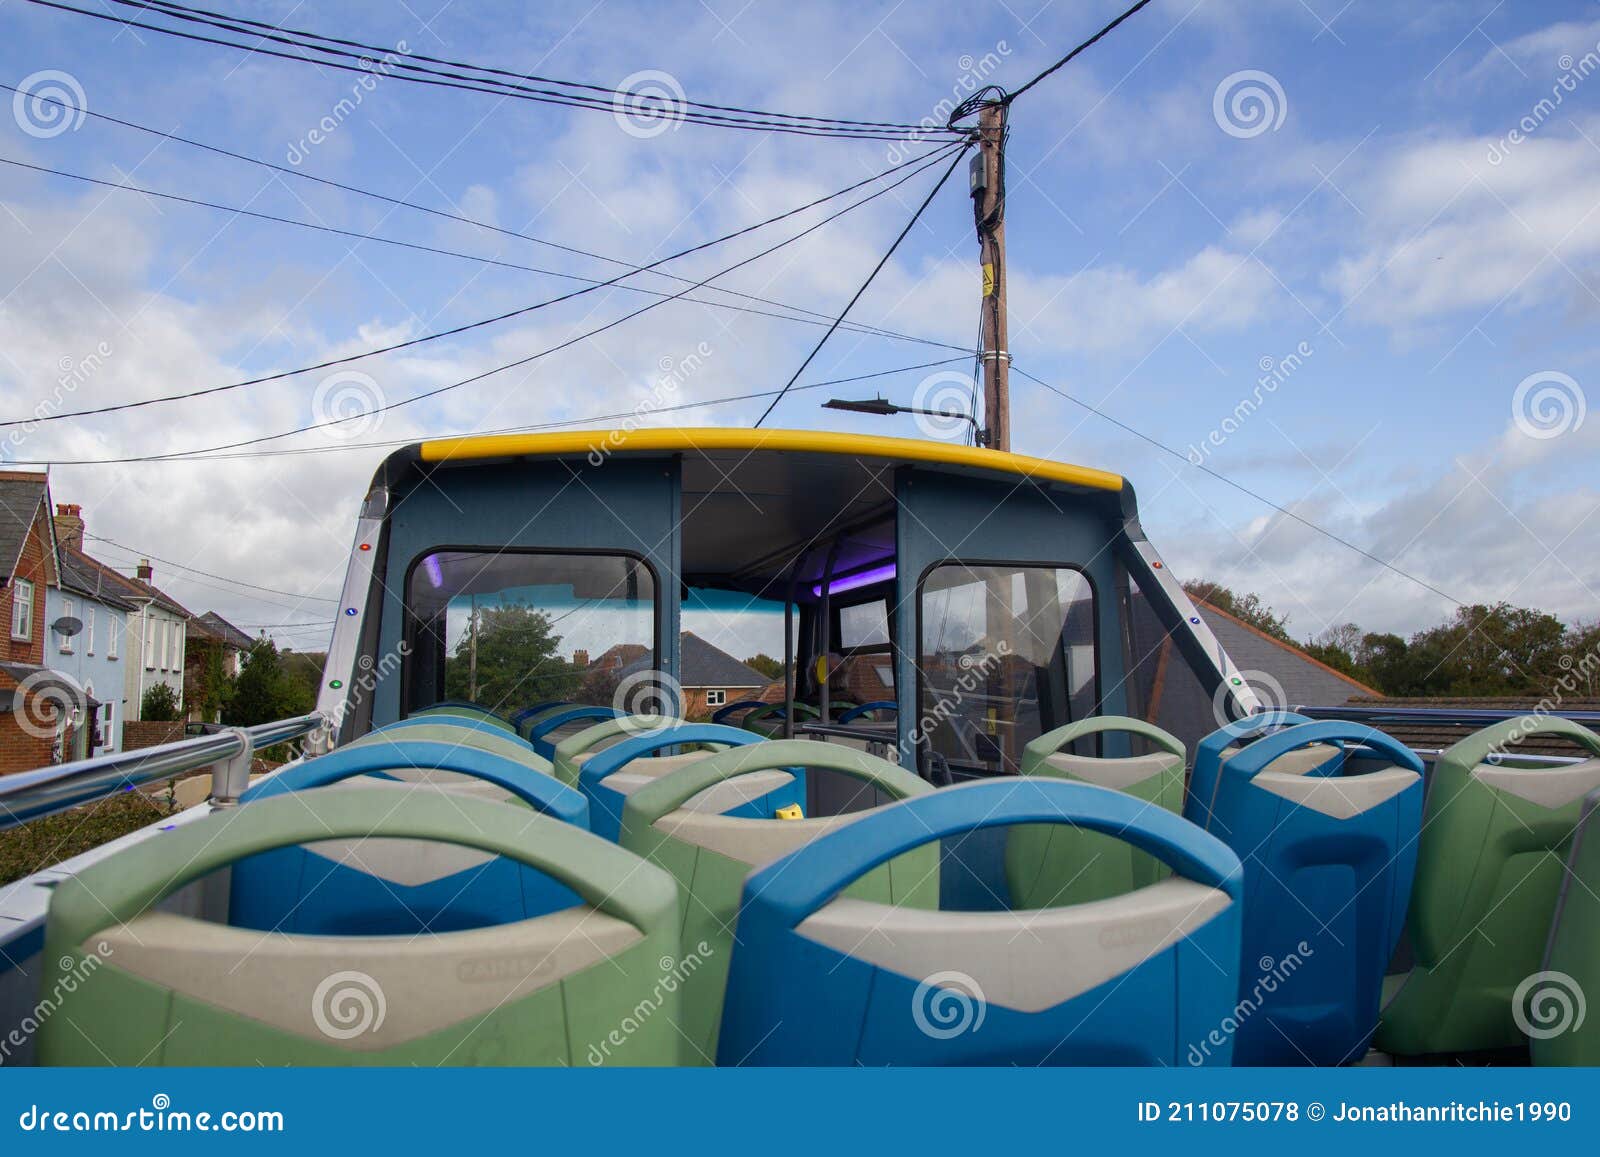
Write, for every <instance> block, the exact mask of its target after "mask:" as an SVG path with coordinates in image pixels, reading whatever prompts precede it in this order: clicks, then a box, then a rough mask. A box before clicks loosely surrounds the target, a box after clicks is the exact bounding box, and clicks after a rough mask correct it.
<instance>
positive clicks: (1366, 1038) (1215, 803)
mask: <svg viewBox="0 0 1600 1157" xmlns="http://www.w3.org/2000/svg"><path fill="white" fill-rule="evenodd" d="M1107 732H1122V733H1125V734H1127V735H1129V736H1130V737H1134V738H1136V739H1140V740H1143V741H1144V743H1145V745H1146V746H1147V747H1149V748H1150V749H1151V750H1150V751H1149V753H1148V754H1142V755H1132V756H1124V757H1120V758H1096V757H1092V756H1088V755H1084V754H1080V753H1078V752H1076V751H1075V750H1074V749H1075V748H1077V747H1080V746H1082V745H1084V742H1085V741H1086V740H1089V739H1090V738H1091V737H1092V736H1095V735H1098V734H1102V733H1107ZM1536 735H1537V736H1545V737H1549V736H1557V737H1562V738H1565V739H1567V740H1569V741H1571V742H1573V743H1575V744H1576V745H1578V746H1579V747H1580V748H1582V749H1584V750H1587V751H1588V752H1590V753H1591V754H1592V755H1594V756H1600V736H1596V735H1595V734H1594V733H1592V732H1590V731H1588V730H1586V729H1585V728H1582V727H1580V726H1578V725H1576V724H1573V723H1569V722H1567V721H1564V720H1560V719H1545V718H1538V719H1521V720H1513V721H1509V722H1506V723H1502V724H1497V725H1495V726H1493V727H1489V728H1486V729H1485V730H1483V731H1480V732H1478V733H1476V734H1474V735H1472V736H1470V737H1468V738H1466V739H1464V740H1462V741H1461V742H1459V743H1457V744H1456V745H1454V746H1453V747H1451V748H1450V749H1449V750H1447V751H1445V752H1444V753H1443V754H1442V755H1441V756H1440V757H1439V758H1438V760H1437V761H1436V762H1435V764H1434V767H1433V770H1432V775H1431V782H1429V783H1428V784H1427V785H1426V792H1425V791H1424V786H1425V785H1424V767H1423V765H1422V763H1421V761H1420V760H1419V759H1418V757H1417V756H1416V755H1415V754H1414V753H1413V752H1411V751H1410V750H1409V749H1407V748H1405V747H1404V746H1402V745H1400V744H1398V743H1397V742H1395V741H1394V740H1393V739H1392V738H1391V737H1389V736H1387V735H1385V734H1383V733H1382V732H1380V731H1377V730H1375V729H1372V728H1369V727H1363V726H1360V725H1358V724H1352V723H1347V722H1340V721H1323V722H1314V721H1312V720H1310V719H1308V718H1306V717H1304V716H1300V715H1296V714H1293V713H1290V712H1272V713H1267V714H1263V715H1258V716H1254V717H1252V718H1250V719H1247V720H1243V721H1240V722H1237V723H1234V724H1231V725H1229V726H1228V727H1225V728H1222V729H1220V730H1218V731H1217V732H1215V733H1214V734H1212V735H1210V736H1208V737H1207V738H1206V739H1204V740H1202V741H1201V743H1200V744H1199V745H1198V747H1197V749H1196V753H1195V759H1194V766H1193V769H1192V773H1191V774H1190V777H1189V781H1188V784H1187V787H1185V784H1184V751H1183V747H1182V745H1181V744H1180V743H1178V741H1177V740H1175V739H1174V738H1173V737H1171V736H1169V735H1166V734H1165V733H1163V732H1160V731H1159V730H1157V729H1155V728H1152V727H1150V726H1149V725H1148V724H1145V723H1143V722H1141V721H1138V720H1126V719H1114V718H1096V719H1089V720H1084V721H1081V722H1079V723H1076V724H1073V725H1071V726H1069V727H1065V728H1062V729H1060V730H1058V731H1056V732H1053V733H1051V734H1049V735H1046V736H1044V737H1042V738H1041V739H1040V740H1038V741H1036V742H1035V743H1033V744H1030V745H1029V747H1028V749H1027V751H1026V752H1025V754H1024V757H1023V773H1024V774H1028V775H1047V776H1054V777H1059V778H1065V779H1077V780H1082V781H1086V782H1090V783H1096V784H1099V785H1101V786H1104V787H1109V788H1112V789H1115V790H1117V791H1120V792H1123V793H1125V794H1128V795H1130V796H1133V797H1134V798H1137V799H1139V800H1141V801H1143V802H1144V803H1146V804H1147V805H1148V806H1151V807H1159V808H1163V809H1166V810H1177V809H1178V808H1179V807H1180V806H1181V808H1182V811H1183V814H1184V816H1185V818H1187V819H1188V820H1189V821H1190V822H1192V823H1193V824H1195V825H1196V826H1198V827H1200V828H1203V829H1205V830H1206V831H1208V832H1210V833H1211V834H1213V835H1215V836H1217V837H1218V838H1219V839H1221V840H1222V841H1223V842H1224V843H1226V844H1227V845H1228V846H1229V847H1230V848H1232V849H1233V850H1234V851H1235V852H1236V853H1237V854H1238V855H1239V857H1240V860H1241V862H1242V864H1243V868H1244V889H1245V895H1246V896H1247V897H1248V900H1247V903H1246V905H1245V909H1244V933H1243V955H1242V965H1241V969H1240V991H1239V1006H1238V1010H1239V1015H1238V1017H1237V1018H1236V1019H1238V1021H1239V1029H1238V1033H1237V1038H1236V1042H1235V1048H1234V1055H1233V1060H1234V1063H1235V1064H1280V1065H1281V1064H1308V1063H1309V1064H1323V1065H1329V1064H1341V1063H1347V1062H1350V1061H1353V1060H1359V1059H1360V1058H1361V1057H1362V1056H1364V1055H1365V1053H1366V1051H1367V1049H1368V1047H1369V1046H1370V1045H1376V1047H1377V1048H1378V1049H1380V1050H1381V1051H1383V1052H1387V1053H1390V1054H1393V1055H1398V1056H1432V1055H1437V1054H1459V1053H1468V1052H1489V1051H1494V1050H1500V1049H1507V1048H1516V1047H1520V1046H1522V1045H1524V1044H1526V1045H1529V1046H1530V1048H1531V1051H1532V1055H1533V1058H1534V1060H1535V1061H1536V1062H1537V1063H1551V1064H1554V1063H1566V1064H1570V1063H1588V1064H1593V1063H1596V1061H1600V1028H1597V1027H1590V1028H1589V1029H1587V1030H1585V1029H1584V1021H1585V1017H1584V1015H1583V1010H1582V1001H1583V995H1582V994H1583V993H1584V991H1586V989H1585V987H1584V982H1585V981H1587V982H1588V983H1589V985H1590V986H1591V988H1590V989H1589V990H1592V989H1593V986H1600V966H1597V965H1596V964H1595V963H1593V956H1592V953H1590V952H1588V951H1587V950H1588V949H1589V948H1590V947H1591V946H1592V945H1593V943H1594V940H1595V938H1596V937H1597V936H1600V911H1597V910H1600V899H1597V895H1600V851H1597V850H1596V849H1595V846H1594V845H1595V843H1596V842H1600V835H1596V836H1594V837H1593V839H1592V840H1590V841H1585V840H1584V838H1583V833H1584V831H1585V828H1586V826H1587V825H1588V823H1589V822H1590V818H1589V817H1591V816H1592V815H1593V814H1594V812H1595V810H1596V807H1597V803H1600V758H1589V759H1585V760H1582V761H1578V762H1571V761H1567V762H1560V761H1545V763H1544V765H1543V766H1539V765H1537V764H1536V765H1533V766H1526V765H1524V766H1516V767H1512V766H1503V765H1502V764H1501V762H1500V761H1499V758H1498V755H1499V753H1501V752H1503V751H1505V750H1507V749H1508V748H1509V747H1511V746H1513V745H1514V744H1515V743H1516V742H1518V741H1519V740H1523V739H1527V738H1530V737H1533V736H1536ZM1006 871H1007V879H1008V882H1009V884H1010V887H1011V891H1012V895H1013V899H1014V901H1015V902H1017V903H1023V904H1040V905H1045V904H1060V903H1063V902H1072V903H1085V902H1092V901H1094V900H1095V899H1098V898H1100V897H1103V896H1108V895H1115V894H1118V893H1121V892H1125V891H1128V890H1130V889H1133V888H1138V887H1142V886H1147V885H1148V884H1149V883H1150V881H1151V880H1152V879H1156V878H1159V877H1160V875H1161V874H1162V872H1163V871H1164V869H1163V867H1162V865H1160V864H1159V863H1157V862H1155V861H1153V860H1151V859H1150V858H1149V857H1146V856H1142V855H1141V854H1139V853H1138V852H1136V851H1134V850H1132V849H1130V848H1128V847H1126V846H1122V847H1117V846H1116V845H1115V844H1114V843H1112V842H1111V841H1106V840H1104V839H1102V838H1099V837H1093V838H1090V837H1085V836H1082V835H1079V834H1077V833H1071V832H1063V831H1061V830H1059V829H1055V830H1050V829H1044V830H1039V829H1030V828H1026V827H1024V828H1019V829H1017V830H1015V831H1014V832H1013V833H1012V834H1011V837H1010V842H1009V844H1008V847H1007V859H1006ZM1403 934H1404V939H1405V943H1406V946H1407V949H1408V950H1409V951H1408V954H1409V955H1410V957H1411V958H1412V963H1411V965H1410V967H1409V968H1406V969H1404V970H1402V971H1400V972H1397V973H1395V974H1393V975H1386V971H1387V969H1388V966H1389V965H1390V962H1391V961H1392V960H1394V959H1395V955H1396V948H1397V945H1399V944H1401V942H1402V935H1403ZM1540 1000H1543V1001H1545V1002H1546V1003H1545V1005H1544V1007H1543V1009H1542V1010H1541V1009H1540V1007H1539V1006H1538V1003H1537V1002H1539V1001H1540ZM1541 1011H1542V1012H1543V1015H1544V1016H1545V1017H1546V1019H1547V1020H1550V1021H1552V1022H1554V1021H1558V1020H1561V1019H1563V1018H1564V1019H1565V1021H1566V1023H1565V1024H1562V1025H1561V1026H1560V1031H1548V1032H1546V1031H1544V1029H1545V1028H1548V1027H1550V1026H1548V1025H1542V1024H1541V1022H1540V1020H1539V1016H1540V1014H1541ZM1530 1024H1532V1025H1533V1026H1534V1031H1531V1032H1530V1031H1529V1025H1530Z"/></svg>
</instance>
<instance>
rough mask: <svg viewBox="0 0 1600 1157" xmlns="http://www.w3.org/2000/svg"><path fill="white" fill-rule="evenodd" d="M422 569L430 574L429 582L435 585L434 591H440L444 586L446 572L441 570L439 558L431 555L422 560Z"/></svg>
mask: <svg viewBox="0 0 1600 1157" xmlns="http://www.w3.org/2000/svg"><path fill="white" fill-rule="evenodd" d="M422 569H423V570H425V571H427V572H428V581H429V582H431V583H432V584H433V589H434V590H438V589H439V588H440V587H442V586H444V571H443V570H441V569H440V568H439V556H438V555H436V554H430V555H429V556H428V557H427V558H425V559H423V560H422Z"/></svg>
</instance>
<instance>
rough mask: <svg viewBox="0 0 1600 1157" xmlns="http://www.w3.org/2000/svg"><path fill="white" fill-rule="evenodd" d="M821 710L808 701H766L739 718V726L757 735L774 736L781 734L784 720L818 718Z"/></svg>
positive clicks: (820, 715) (820, 716)
mask: <svg viewBox="0 0 1600 1157" xmlns="http://www.w3.org/2000/svg"><path fill="white" fill-rule="evenodd" d="M820 718H822V712H820V711H818V710H817V709H816V708H815V707H813V706H811V704H809V703H796V702H793V701H791V702H788V703H766V704H763V705H762V706H760V707H758V708H756V709H755V710H754V711H751V712H749V713H747V714H746V715H744V716H743V717H741V718H740V720H739V726H740V727H744V728H747V729H749V730H751V731H754V732H755V733H756V734H758V735H764V736H769V737H770V736H775V735H781V734H783V724H784V721H785V720H788V719H794V720H796V721H799V720H802V719H820Z"/></svg>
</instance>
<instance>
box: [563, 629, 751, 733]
mask: <svg viewBox="0 0 1600 1157" xmlns="http://www.w3.org/2000/svg"><path fill="white" fill-rule="evenodd" d="M624 645H626V644H624ZM617 649H618V648H616V647H613V648H612V649H611V651H607V652H606V653H605V654H604V655H602V656H601V657H600V659H598V660H596V661H595V664H591V667H593V666H594V665H596V664H598V663H600V662H601V661H603V660H605V659H606V658H607V656H609V655H610V654H611V652H612V651H615V650H617ZM649 663H650V660H649V658H648V655H646V656H643V657H639V658H636V659H635V660H634V661H633V662H632V663H630V664H628V665H627V666H626V667H624V668H623V669H622V670H621V672H620V675H621V677H622V678H626V677H627V676H629V675H632V674H635V673H637V672H640V671H646V670H649ZM678 675H679V680H678V681H679V685H680V686H681V687H682V688H683V717H684V718H685V719H706V718H709V717H710V716H711V714H712V713H713V712H715V711H716V710H717V709H718V708H720V707H724V706H726V705H727V704H729V703H732V702H734V701H735V700H738V699H749V698H753V697H754V696H755V694H756V692H758V691H759V690H760V689H761V688H762V686H763V685H765V683H766V682H767V679H766V676H765V675H763V674H761V672H759V671H756V670H754V669H752V668H750V667H746V666H745V665H744V664H743V663H741V662H739V660H737V659H735V658H734V657H733V656H732V655H730V654H728V652H726V651H724V650H722V649H721V648H720V647H715V646H713V645H712V644H710V643H708V642H706V641H705V640H704V639H702V638H701V637H700V636H699V635H696V634H695V633H694V632H692V631H684V632H683V634H682V635H680V636H679V637H678Z"/></svg>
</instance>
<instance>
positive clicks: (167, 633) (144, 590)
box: [118, 558, 194, 720]
mask: <svg viewBox="0 0 1600 1157" xmlns="http://www.w3.org/2000/svg"><path fill="white" fill-rule="evenodd" d="M118 577H119V578H121V579H122V581H123V582H124V583H125V584H126V585H127V588H128V590H127V592H126V594H125V595H124V597H125V598H127V599H128V601H130V602H131V603H133V605H134V608H135V609H134V612H133V614H132V615H130V616H129V617H128V634H127V648H128V655H129V658H130V660H133V661H130V662H128V663H126V664H125V670H124V672H123V675H124V682H123V688H124V693H125V694H126V697H127V700H128V718H129V719H134V720H137V719H142V718H143V711H142V708H143V705H144V697H145V694H146V693H147V692H148V691H149V690H150V688H151V687H153V686H155V685H156V684H157V683H165V684H166V685H167V686H168V687H170V688H171V689H172V693H173V695H174V696H175V697H176V698H177V700H178V715H179V718H182V716H183V657H184V653H185V651H186V649H187V636H188V626H189V622H190V620H191V619H193V618H194V616H193V615H191V614H190V613H189V612H188V611H186V610H184V609H183V606H182V604H180V603H179V602H177V601H176V600H175V599H172V598H170V597H169V596H167V595H166V594H164V593H163V592H162V591H161V590H160V589H158V588H157V587H156V586H154V585H153V584H152V583H151V579H153V578H154V577H155V574H154V571H153V570H152V569H151V566H150V560H149V559H147V558H142V559H140V560H139V566H138V569H137V570H136V571H135V573H134V577H133V578H129V577H128V576H127V575H119V576H118Z"/></svg>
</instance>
